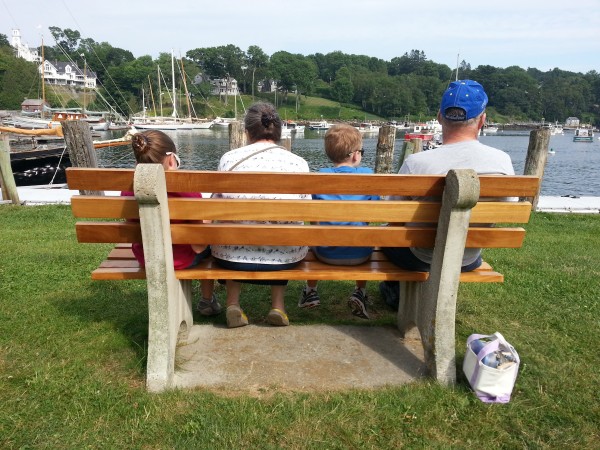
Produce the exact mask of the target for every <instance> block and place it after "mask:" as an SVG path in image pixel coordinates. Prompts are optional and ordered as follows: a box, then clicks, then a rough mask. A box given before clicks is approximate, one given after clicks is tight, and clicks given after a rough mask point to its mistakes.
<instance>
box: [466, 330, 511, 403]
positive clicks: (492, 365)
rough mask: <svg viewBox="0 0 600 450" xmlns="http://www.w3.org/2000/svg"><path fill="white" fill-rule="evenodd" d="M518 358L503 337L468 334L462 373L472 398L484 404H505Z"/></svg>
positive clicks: (495, 334) (508, 398)
mask: <svg viewBox="0 0 600 450" xmlns="http://www.w3.org/2000/svg"><path fill="white" fill-rule="evenodd" d="M519 364H520V359H519V355H518V353H517V351H516V350H515V349H514V347H513V346H512V345H510V344H509V343H508V342H507V341H506V339H504V336H502V335H501V334H500V333H498V332H496V333H494V334H492V335H485V334H472V335H471V336H469V337H468V339H467V351H466V353H465V359H464V361H463V372H464V373H465V375H466V377H467V380H469V384H470V385H471V388H472V389H473V391H474V392H475V395H477V397H478V398H479V400H481V401H482V402H486V403H508V402H509V401H510V395H511V393H512V390H513V387H514V385H515V380H516V379H517V373H518V371H519Z"/></svg>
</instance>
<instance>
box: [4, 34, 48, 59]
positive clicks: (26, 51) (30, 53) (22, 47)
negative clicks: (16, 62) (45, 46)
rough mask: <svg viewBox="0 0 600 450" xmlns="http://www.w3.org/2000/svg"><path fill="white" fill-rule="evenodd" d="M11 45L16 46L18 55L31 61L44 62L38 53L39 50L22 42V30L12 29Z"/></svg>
mask: <svg viewBox="0 0 600 450" xmlns="http://www.w3.org/2000/svg"><path fill="white" fill-rule="evenodd" d="M11 45H12V46H13V47H14V48H15V52H16V54H17V57H19V58H23V59H24V60H26V61H29V62H42V57H41V56H40V55H39V54H38V51H37V50H35V49H32V48H29V45H27V44H24V43H23V42H21V31H20V30H12V40H11Z"/></svg>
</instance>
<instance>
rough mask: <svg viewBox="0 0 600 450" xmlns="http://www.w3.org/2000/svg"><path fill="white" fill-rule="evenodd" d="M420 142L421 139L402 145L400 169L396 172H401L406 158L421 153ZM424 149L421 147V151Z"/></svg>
mask: <svg viewBox="0 0 600 450" xmlns="http://www.w3.org/2000/svg"><path fill="white" fill-rule="evenodd" d="M420 140H421V139H411V140H410V141H404V142H403V143H402V152H401V153H400V157H399V158H398V167H397V169H396V172H399V171H400V167H402V164H403V163H404V161H405V160H406V158H408V157H409V156H410V155H412V154H413V153H418V152H419V143H418V142H416V141H420ZM422 148H423V147H421V149H422Z"/></svg>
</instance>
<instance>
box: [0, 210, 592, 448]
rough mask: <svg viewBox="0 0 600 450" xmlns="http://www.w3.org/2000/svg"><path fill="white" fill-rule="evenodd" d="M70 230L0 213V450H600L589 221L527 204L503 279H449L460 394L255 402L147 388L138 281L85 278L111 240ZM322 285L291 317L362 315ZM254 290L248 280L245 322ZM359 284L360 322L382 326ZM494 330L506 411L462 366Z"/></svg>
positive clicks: (384, 393)
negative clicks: (505, 364) (507, 363)
mask: <svg viewBox="0 0 600 450" xmlns="http://www.w3.org/2000/svg"><path fill="white" fill-rule="evenodd" d="M73 225H74V219H73V218H72V216H71V214H70V210H69V207H68V206H57V205H54V206H39V207H13V206H8V205H4V206H1V207H0V248H1V249H2V250H1V256H2V257H1V258H0V311H1V312H0V404H1V407H0V448H2V449H13V448H15V449H16V448H53V449H54V448H73V449H81V448H144V449H164V448H178V449H179V448H194V449H197V448H241V447H243V448H260V449H263V448H266V449H270V448H273V449H275V448H291V449H304V448H310V449H321V448H331V449H345V448H378V449H384V448H507V449H513V448H540V449H544V448H561V449H562V448H570V449H580V448H600V444H599V442H600V436H599V432H598V424H600V401H599V399H600V395H599V394H598V386H599V385H600V375H599V374H600V370H599V369H598V363H599V362H600V358H599V357H598V349H599V346H598V342H597V337H596V333H597V331H598V329H599V326H600V319H599V317H600V306H599V301H598V292H600V281H599V280H600V273H599V272H600V255H599V252H598V249H600V217H598V216H597V215H595V216H592V215H575V214H573V215H558V214H557V215H551V214H541V213H536V214H534V215H533V218H532V220H531V223H530V224H529V225H528V226H527V228H528V234H527V238H526V242H525V246H524V248H522V249H519V250H495V251H488V252H487V253H486V259H487V260H488V261H490V262H491V263H492V264H493V265H494V266H495V267H496V268H497V269H499V270H500V271H501V272H503V273H504V274H505V276H506V282H505V283H504V284H490V285H484V284H463V285H462V286H461V288H460V295H459V302H458V311H457V336H456V344H457V348H458V365H459V370H458V373H459V383H458V385H457V386H456V387H454V388H445V387H442V386H439V385H438V384H436V383H434V382H432V381H431V380H428V379H423V380H420V381H418V382H416V383H413V384H410V385H407V386H403V387H398V388H384V389H377V390H373V391H353V390H350V391H347V392H338V393H328V392H316V393H289V392H288V393H283V392H274V393H273V392H272V393H269V394H268V395H262V396H260V395H259V396H256V395H239V396H231V395H226V394H224V393H222V392H211V391H207V390H202V389H198V390H194V391H174V392H166V393H162V394H149V393H147V392H146V391H145V389H144V376H145V373H144V370H145V353H146V348H145V347H146V341H147V330H146V328H147V307H146V291H145V284H144V282H133V281H126V282H93V281H91V280H90V277H89V273H90V271H91V270H92V269H93V268H94V267H95V266H96V265H97V264H98V262H99V261H100V260H101V259H102V258H103V257H104V256H105V254H106V252H107V250H108V248H109V247H108V246H105V245H88V244H78V243H77V242H76V239H75V235H74V226H73ZM319 286H320V287H319V289H320V291H321V294H322V298H323V306H322V307H321V308H320V310H318V311H312V312H310V313H307V312H305V311H301V310H299V309H298V308H297V307H296V306H295V303H296V298H297V295H298V292H299V289H300V285H299V284H297V283H292V284H290V287H289V289H288V293H287V300H288V305H290V307H289V313H290V319H291V320H292V321H293V322H294V323H295V324H299V323H300V324H302V323H311V322H315V321H317V322H324V323H363V324H364V321H363V322H360V321H359V320H358V319H354V318H352V317H351V316H350V315H349V314H348V311H347V308H346V306H345V295H346V293H347V292H349V289H350V286H351V284H349V285H348V286H344V287H343V288H341V289H340V283H339V282H323V283H321V284H320V285H319ZM265 289H266V288H260V287H255V288H254V289H244V300H243V301H244V302H245V304H246V305H248V306H247V307H245V310H246V311H247V312H248V313H250V316H251V317H250V318H251V320H252V319H253V318H254V319H256V318H258V317H260V316H261V315H262V314H264V313H265V311H266V309H267V308H268V305H267V304H266V303H267V302H266V301H265V300H266V298H267V296H268V294H267V293H266V292H265ZM369 289H370V291H371V295H372V297H373V298H374V299H375V305H374V308H375V310H376V313H375V314H374V315H375V316H376V317H375V319H374V320H373V321H372V322H373V323H375V324H382V323H390V322H392V320H393V315H392V314H391V313H390V312H389V311H387V310H386V309H385V307H384V306H383V305H381V303H380V302H379V300H378V296H377V293H376V285H375V283H370V284H369ZM221 295H222V294H221ZM197 319H198V321H200V320H206V319H200V318H197ZM216 320H221V321H223V320H224V319H223V318H222V317H220V318H218V319H216ZM494 331H500V332H502V333H503V334H504V335H505V337H506V338H507V339H508V340H509V341H510V342H511V343H512V344H513V345H515V347H516V349H517V350H518V351H519V353H520V355H521V359H522V363H521V368H520V372H519V377H518V379H517V384H516V387H515V390H514V391H513V398H512V400H511V402H510V403H508V404H505V405H487V404H483V403H481V402H479V400H477V399H476V398H475V396H474V395H473V394H472V392H471V391H470V390H469V388H468V385H467V383H466V381H465V379H464V376H462V372H461V370H460V365H461V364H462V357H463V354H464V351H463V348H464V342H465V340H466V338H467V336H468V335H469V334H471V333H473V332H480V333H492V332H494ZM259 357H260V354H259V353H257V358H259Z"/></svg>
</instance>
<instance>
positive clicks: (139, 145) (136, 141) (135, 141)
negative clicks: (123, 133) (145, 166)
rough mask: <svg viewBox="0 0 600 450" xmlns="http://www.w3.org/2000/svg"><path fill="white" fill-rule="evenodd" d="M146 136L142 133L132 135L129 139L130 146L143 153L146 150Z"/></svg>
mask: <svg viewBox="0 0 600 450" xmlns="http://www.w3.org/2000/svg"><path fill="white" fill-rule="evenodd" d="M148 145H149V143H148V137H147V136H146V135H144V134H142V133H137V134H134V135H133V138H132V139H131V146H132V147H133V149H134V150H135V151H136V152H140V153H144V152H145V151H146V150H148Z"/></svg>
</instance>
